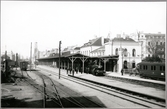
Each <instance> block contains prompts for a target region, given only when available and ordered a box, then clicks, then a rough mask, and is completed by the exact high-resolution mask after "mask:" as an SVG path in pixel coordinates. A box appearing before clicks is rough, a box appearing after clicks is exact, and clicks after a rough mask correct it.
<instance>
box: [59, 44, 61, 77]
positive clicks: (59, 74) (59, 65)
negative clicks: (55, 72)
mask: <svg viewBox="0 0 167 109" xmlns="http://www.w3.org/2000/svg"><path fill="white" fill-rule="evenodd" d="M60 53H61V41H59V79H60V58H61V54H60Z"/></svg>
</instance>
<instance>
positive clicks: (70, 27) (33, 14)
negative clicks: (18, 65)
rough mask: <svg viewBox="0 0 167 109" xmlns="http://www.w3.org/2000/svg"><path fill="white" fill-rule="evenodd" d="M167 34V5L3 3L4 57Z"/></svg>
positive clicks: (49, 2)
mask: <svg viewBox="0 0 167 109" xmlns="http://www.w3.org/2000/svg"><path fill="white" fill-rule="evenodd" d="M136 31H143V32H146V33H158V32H161V33H164V34H166V2H86V1H85V2H84V1H83V2H65V1H64V2H61V1H1V53H2V52H4V51H5V50H7V51H8V52H11V51H13V52H14V53H19V54H20V55H22V56H23V57H29V56H30V46H31V42H32V44H33V45H32V49H34V46H35V42H37V44H38V45H37V46H38V49H39V50H40V51H45V50H49V49H52V48H58V47H59V41H62V44H61V46H62V48H65V47H67V46H72V45H78V46H81V45H83V44H84V43H86V42H88V41H89V40H90V39H93V38H95V36H97V37H100V36H103V37H107V35H108V33H110V34H111V36H110V38H113V37H115V36H116V34H120V33H122V32H124V33H126V34H129V33H134V32H136Z"/></svg>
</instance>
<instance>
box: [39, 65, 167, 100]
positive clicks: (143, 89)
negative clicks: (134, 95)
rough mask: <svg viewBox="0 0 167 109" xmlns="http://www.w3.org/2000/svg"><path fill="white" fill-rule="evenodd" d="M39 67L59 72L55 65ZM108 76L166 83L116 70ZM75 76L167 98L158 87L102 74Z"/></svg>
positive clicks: (80, 74)
mask: <svg viewBox="0 0 167 109" xmlns="http://www.w3.org/2000/svg"><path fill="white" fill-rule="evenodd" d="M37 69H46V70H49V71H51V72H55V73H58V71H59V69H58V68H53V67H49V66H41V65H40V66H38V67H37ZM61 74H67V71H66V70H64V69H61ZM68 74H69V75H72V73H71V74H70V73H68ZM106 76H111V77H112V76H113V77H119V78H122V79H123V78H125V79H131V80H136V81H139V82H140V81H146V82H150V83H151V82H153V83H157V84H164V85H165V82H162V81H155V80H147V79H142V78H140V77H137V76H136V77H133V76H129V75H123V76H122V75H121V74H120V73H114V72H107V73H106ZM74 77H78V78H83V79H88V80H92V81H95V82H100V83H103V84H107V85H112V86H116V87H120V88H125V89H129V90H131V91H135V92H140V93H144V94H147V95H153V96H156V97H158V98H162V99H165V90H161V89H157V88H156V87H155V88H153V87H146V86H143V85H136V84H130V83H128V82H121V81H116V80H112V79H106V78H101V76H94V75H92V74H87V73H80V72H78V73H76V72H75V73H74Z"/></svg>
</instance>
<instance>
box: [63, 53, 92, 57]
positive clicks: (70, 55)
mask: <svg viewBox="0 0 167 109" xmlns="http://www.w3.org/2000/svg"><path fill="white" fill-rule="evenodd" d="M62 57H68V58H70V57H75V58H83V57H84V58H89V56H87V55H83V54H81V53H74V54H69V55H65V56H62Z"/></svg>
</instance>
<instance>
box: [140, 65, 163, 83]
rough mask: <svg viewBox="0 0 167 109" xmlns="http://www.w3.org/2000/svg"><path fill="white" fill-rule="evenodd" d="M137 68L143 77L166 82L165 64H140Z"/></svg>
mask: <svg viewBox="0 0 167 109" xmlns="http://www.w3.org/2000/svg"><path fill="white" fill-rule="evenodd" d="M137 66H138V69H139V73H140V76H141V77H148V78H152V79H162V80H165V63H164V62H161V63H159V62H140V63H138V64H137Z"/></svg>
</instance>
